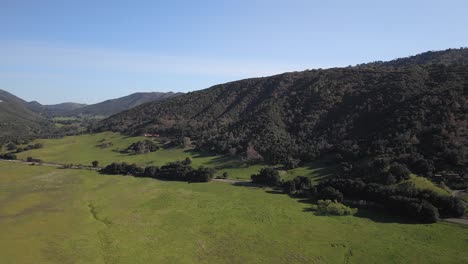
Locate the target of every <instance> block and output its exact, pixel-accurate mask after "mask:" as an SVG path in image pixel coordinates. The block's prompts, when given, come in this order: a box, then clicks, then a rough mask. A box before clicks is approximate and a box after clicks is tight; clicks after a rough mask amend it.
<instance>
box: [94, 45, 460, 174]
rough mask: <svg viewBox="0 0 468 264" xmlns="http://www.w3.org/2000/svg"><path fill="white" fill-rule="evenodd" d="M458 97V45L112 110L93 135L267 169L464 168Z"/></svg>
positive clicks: (237, 83)
mask: <svg viewBox="0 0 468 264" xmlns="http://www.w3.org/2000/svg"><path fill="white" fill-rule="evenodd" d="M467 95H468V49H450V50H445V51H438V52H426V53H423V54H420V55H416V56H412V57H408V58H402V59H397V60H393V61H389V62H373V63H368V64H362V65H357V66H355V67H346V68H332V69H325V70H308V71H303V72H291V73H284V74H280V75H275V76H271V77H264V78H252V79H246V80H240V81H235V82H230V83H225V84H220V85H216V86H213V87H211V88H208V89H205V90H201V91H196V92H191V93H187V94H185V95H181V96H178V97H176V98H170V99H168V100H165V101H161V102H153V103H148V104H145V105H141V106H138V107H135V108H133V109H131V110H128V111H124V112H121V113H119V114H117V115H114V116H112V117H110V118H108V119H105V120H103V121H101V122H100V124H99V127H98V131H104V130H113V131H119V132H123V133H127V134H134V135H138V134H143V133H158V134H162V135H172V136H174V135H177V136H178V137H184V136H185V137H190V138H191V139H192V140H193V141H194V142H195V143H196V145H197V147H198V148H199V149H203V150H207V151H211V152H217V153H225V154H228V153H230V154H234V153H237V154H242V153H246V152H247V150H248V149H250V150H252V149H254V150H255V151H256V152H258V153H260V154H261V155H262V156H263V157H264V159H265V160H267V161H269V162H271V163H278V162H288V161H290V160H292V159H298V160H302V161H310V160H313V159H315V158H317V157H318V156H322V155H325V154H327V153H335V154H339V155H340V157H342V158H352V157H354V158H358V157H368V156H373V157H376V156H379V155H383V156H386V157H387V158H390V159H397V158H400V159H405V158H406V159H412V160H411V161H407V162H406V163H408V164H410V166H413V167H412V168H413V169H414V167H415V166H416V167H417V168H416V169H414V171H424V170H426V171H425V172H427V171H430V170H432V169H433V168H434V167H436V168H437V169H439V170H440V169H447V168H450V169H453V168H463V167H464V168H466V165H467V159H468V151H467V150H468V130H467V122H468V120H467V113H468V98H467ZM431 168H432V169H431ZM425 172H421V173H425Z"/></svg>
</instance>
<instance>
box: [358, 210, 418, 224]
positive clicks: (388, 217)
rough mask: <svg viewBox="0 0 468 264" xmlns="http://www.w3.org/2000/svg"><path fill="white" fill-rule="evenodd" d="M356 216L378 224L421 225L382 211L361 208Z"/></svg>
mask: <svg viewBox="0 0 468 264" xmlns="http://www.w3.org/2000/svg"><path fill="white" fill-rule="evenodd" d="M354 216H355V217H358V218H365V219H369V220H371V221H373V222H377V223H398V224H421V222H417V221H414V220H411V219H408V218H405V217H402V216H397V215H392V214H390V213H389V212H386V211H384V210H382V209H367V208H360V209H359V210H358V212H357V213H356V214H355V215H354Z"/></svg>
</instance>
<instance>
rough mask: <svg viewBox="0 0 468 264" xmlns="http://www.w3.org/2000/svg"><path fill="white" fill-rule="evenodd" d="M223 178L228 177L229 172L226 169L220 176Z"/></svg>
mask: <svg viewBox="0 0 468 264" xmlns="http://www.w3.org/2000/svg"><path fill="white" fill-rule="evenodd" d="M221 177H222V178H223V179H227V178H229V173H228V172H227V171H225V172H223V176H221Z"/></svg>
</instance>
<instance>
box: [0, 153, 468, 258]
mask: <svg viewBox="0 0 468 264" xmlns="http://www.w3.org/2000/svg"><path fill="white" fill-rule="evenodd" d="M310 208H311V205H310V204H307V203H302V202H300V201H298V200H296V199H292V198H290V197H288V196H286V195H282V194H273V193H270V192H269V190H268V189H262V188H252V187H240V186H234V185H230V184H227V183H219V182H211V183H202V184H188V183H183V182H164V181H158V180H152V179H141V178H134V177H128V176H108V175H100V174H98V173H96V172H93V171H86V170H63V169H55V168H52V167H47V166H30V165H25V164H17V163H10V162H0V234H2V235H1V236H0V256H1V261H0V262H1V263H457V264H459V263H467V262H468V252H467V251H466V248H467V247H468V240H467V238H468V229H467V228H465V227H462V226H458V225H454V224H448V223H437V224H429V225H424V224H407V223H401V222H399V221H398V219H395V220H394V219H391V218H388V217H386V216H379V215H372V214H371V215H369V214H366V215H365V216H366V217H362V216H361V217H360V216H359V215H358V216H346V217H327V216H316V215H314V214H313V212H310Z"/></svg>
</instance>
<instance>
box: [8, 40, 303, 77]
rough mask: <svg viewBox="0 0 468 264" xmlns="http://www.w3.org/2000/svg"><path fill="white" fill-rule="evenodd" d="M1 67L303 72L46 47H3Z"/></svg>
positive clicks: (243, 73)
mask: <svg viewBox="0 0 468 264" xmlns="http://www.w3.org/2000/svg"><path fill="white" fill-rule="evenodd" d="M0 57H1V58H2V60H1V61H0V66H3V67H9V66H17V67H23V66H24V67H28V68H33V69H43V68H54V69H59V70H66V69H80V70H90V71H112V72H127V73H145V74H148V73H155V74H187V75H207V76H210V75H211V76H232V77H239V76H241V77H256V76H267V75H272V74H277V73H282V72H286V71H295V70H304V69H305V68H306V67H305V66H304V65H278V64H274V63H270V62H256V61H250V60H248V59H245V58H239V59H231V58H207V57H203V58H202V57H190V56H178V55H161V54H154V53H152V52H129V51H122V50H107V49H106V50H104V49H95V48H85V47H64V46H59V45H51V44H47V43H7V44H0Z"/></svg>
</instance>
